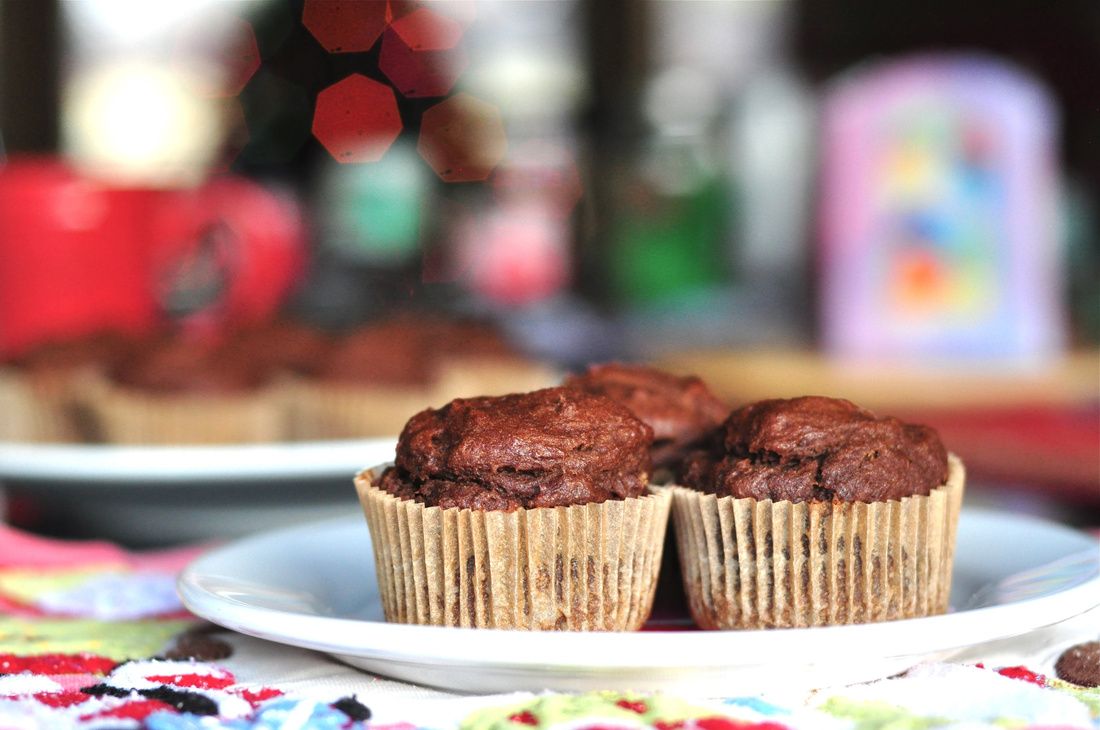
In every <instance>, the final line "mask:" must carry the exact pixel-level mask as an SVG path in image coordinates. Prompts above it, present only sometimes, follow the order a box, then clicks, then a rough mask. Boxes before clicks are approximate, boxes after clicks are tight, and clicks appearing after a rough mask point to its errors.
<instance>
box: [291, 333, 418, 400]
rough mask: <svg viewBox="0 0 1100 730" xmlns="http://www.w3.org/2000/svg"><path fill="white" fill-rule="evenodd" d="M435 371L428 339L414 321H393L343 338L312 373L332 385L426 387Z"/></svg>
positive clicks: (318, 363)
mask: <svg viewBox="0 0 1100 730" xmlns="http://www.w3.org/2000/svg"><path fill="white" fill-rule="evenodd" d="M434 368H435V354H434V353H433V352H432V348H431V341H430V340H429V338H427V337H424V336H423V335H422V334H421V332H420V331H419V330H418V329H417V328H416V326H415V325H414V324H413V323H412V321H411V320H406V319H394V320H390V321H385V322H377V323H374V324H371V325H368V326H365V327H360V328H358V329H356V330H354V331H352V332H350V333H349V334H347V335H345V336H344V337H342V338H340V340H339V341H338V342H337V343H336V345H335V347H334V348H333V349H332V351H331V352H330V353H329V355H328V356H327V357H326V358H325V359H324V360H321V361H318V362H317V367H316V368H315V370H314V371H313V373H312V374H313V375H314V377H316V378H317V379H319V380H321V381H324V382H329V383H344V384H359V385H420V386H427V385H428V384H430V383H431V381H432V379H433V378H434Z"/></svg>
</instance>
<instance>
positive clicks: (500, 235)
mask: <svg viewBox="0 0 1100 730" xmlns="http://www.w3.org/2000/svg"><path fill="white" fill-rule="evenodd" d="M568 236H569V233H568V227H567V226H566V225H565V224H564V223H563V221H562V220H561V218H560V217H559V216H557V215H555V214H554V213H553V212H552V210H551V206H549V205H548V204H547V201H537V200H529V201H524V202H517V203H509V204H505V205H501V206H499V207H497V208H495V209H493V210H492V211H490V212H487V213H483V214H481V215H478V216H474V217H472V218H471V219H470V220H469V221H467V225H466V226H465V227H464V229H463V230H462V233H461V235H460V239H459V240H458V241H457V244H458V246H457V248H458V250H457V259H458V260H457V262H456V264H457V269H458V271H457V274H458V275H459V277H461V278H462V279H464V280H465V281H466V283H467V284H468V285H469V286H470V287H471V288H472V289H473V290H474V291H476V292H477V293H479V294H480V295H482V296H484V297H486V298H487V299H491V300H494V301H497V302H500V303H502V304H507V305H510V306H520V305H525V304H530V303H532V302H536V301H539V300H541V299H545V298H547V297H549V296H552V295H553V294H555V293H556V292H558V291H559V290H560V289H561V288H562V287H563V286H565V284H566V283H568V281H569V257H568V253H567V251H568Z"/></svg>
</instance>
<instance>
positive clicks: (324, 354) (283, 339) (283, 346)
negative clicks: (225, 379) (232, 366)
mask: <svg viewBox="0 0 1100 730" xmlns="http://www.w3.org/2000/svg"><path fill="white" fill-rule="evenodd" d="M334 344H335V338H334V337H333V336H332V335H331V334H329V333H328V332H326V331H324V330H322V329H319V328H317V327H313V326H310V325H308V324H304V323H302V322H297V321H293V320H288V319H280V320H275V321H272V322H266V323H264V324H259V325H255V326H252V327H249V328H245V329H240V330H237V331H235V332H233V333H232V334H231V335H230V336H229V338H228V341H227V343H226V348H227V349H228V350H230V351H231V352H232V353H234V356H240V357H247V358H250V359H253V360H254V361H255V362H256V364H257V366H258V367H259V368H260V369H261V370H263V371H265V372H271V373H275V374H284V373H285V374H295V375H301V374H303V373H308V372H310V371H312V370H314V369H316V368H317V367H318V365H319V363H323V362H324V361H326V360H327V359H328V356H329V353H330V352H331V350H332V347H333V345H334Z"/></svg>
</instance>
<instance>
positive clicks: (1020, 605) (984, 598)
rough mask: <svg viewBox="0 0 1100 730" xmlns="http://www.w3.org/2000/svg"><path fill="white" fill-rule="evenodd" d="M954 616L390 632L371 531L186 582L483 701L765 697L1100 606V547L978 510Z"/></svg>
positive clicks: (305, 642) (238, 552)
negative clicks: (764, 626) (649, 695)
mask: <svg viewBox="0 0 1100 730" xmlns="http://www.w3.org/2000/svg"><path fill="white" fill-rule="evenodd" d="M956 552H957V555H956V563H955V581H954V585H953V586H952V593H951V600H952V606H953V608H954V612H953V613H950V614H947V615H944V616H934V617H929V618H921V619H910V620H905V621H894V622H886V623H877V624H864V625H859V626H835V627H827V628H815V629H782V630H770V631H711V632H703V631H644V632H640V633H579V632H578V633H573V632H513V631H488V630H478V629H452V628H442V627H433V626H407V625H399V624H387V623H384V622H383V620H382V609H381V604H380V602H379V598H378V592H377V587H376V582H375V576H374V563H373V557H372V553H371V547H370V536H369V533H368V531H367V527H366V523H365V521H364V520H363V519H362V518H361V517H359V516H356V517H354V518H352V517H349V518H342V519H339V520H334V521H329V522H323V523H318V524H314V525H308V526H303V527H298V528H293V529H287V530H281V531H277V532H272V533H268V534H265V535H261V536H257V537H253V538H249V539H245V540H242V541H240V542H238V543H235V544H232V545H229V546H226V547H223V548H220V549H218V550H215V551H213V552H211V553H208V554H206V555H205V556H203V557H201V558H199V559H198V560H196V561H195V562H194V563H192V564H191V565H190V566H189V567H188V568H187V569H186V570H185V571H184V573H183V574H182V576H181V577H180V580H179V591H180V595H181V596H182V598H183V601H184V603H185V604H186V605H187V607H188V608H189V609H191V611H193V612H194V613H196V614H198V615H199V616H202V617H204V618H207V619H209V620H211V621H213V622H215V623H218V624H221V625H222V626H225V627H228V628H230V629H233V630H236V631H240V632H242V633H246V634H251V635H253V636H258V637H260V638H264V639H270V640H272V641H277V642H282V643H285V644H291V645H294V646H301V647H306V648H309V649H316V650H319V651H323V652H328V653H330V654H332V655H334V656H336V657H337V658H340V659H342V660H344V661H346V662H348V663H349V664H352V665H354V666H357V667H360V668H363V669H366V670H369V671H372V672H375V673H378V674H384V675H388V676H390V677H394V678H397V679H402V680H406V681H409V682H416V683H420V684H428V685H433V686H437V687H443V688H446V689H452V690H458V691H468V692H498V691H511V690H540V689H555V690H588V689H604V688H605V689H628V688H631V689H639V690H641V689H681V690H690V691H691V692H693V693H708V694H715V695H722V694H728V693H729V690H730V688H731V687H734V686H735V687H736V688H737V690H738V692H752V691H758V690H762V689H766V688H769V687H771V688H774V687H776V686H783V687H794V686H798V687H803V688H806V687H814V686H819V687H820V686H828V685H836V684H844V683H850V682H857V681H866V680H870V679H875V678H878V677H882V676H887V675H889V674H892V673H895V672H898V671H901V670H903V669H906V668H908V667H910V666H912V665H913V664H915V663H917V662H919V661H921V660H925V659H943V658H947V657H948V656H950V655H951V654H952V653H954V652H958V651H961V650H963V649H966V648H971V647H973V646H975V645H976V644H980V643H983V642H987V641H992V640H995V639H1000V638H1005V637H1009V636H1013V635H1017V634H1020V633H1024V632H1026V631H1029V630H1032V629H1036V628H1039V627H1042V626H1047V625H1050V624H1053V623H1056V622H1058V621H1061V620H1063V619H1066V618H1070V617H1072V616H1075V615H1077V614H1079V613H1082V612H1084V611H1086V610H1088V609H1090V608H1092V607H1093V606H1096V605H1100V548H1098V546H1097V544H1096V542H1095V541H1094V540H1093V539H1091V538H1089V537H1088V536H1085V535H1082V534H1080V533H1078V532H1075V531H1073V530H1070V529H1068V528H1065V527H1062V526H1060V525H1056V524H1053V523H1050V522H1045V521H1042V520H1036V519H1031V518H1025V517H1018V516H1013V515H1009V514H1003V513H997V512H986V511H977V510H964V511H963V514H962V517H961V519H960V523H959V537H958V545H957V551H956Z"/></svg>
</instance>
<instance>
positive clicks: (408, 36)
mask: <svg viewBox="0 0 1100 730" xmlns="http://www.w3.org/2000/svg"><path fill="white" fill-rule="evenodd" d="M390 28H391V29H392V30H393V32H394V33H397V35H399V36H401V40H403V41H404V42H405V45H406V46H408V47H409V48H411V49H412V50H414V51H444V50H446V49H448V48H454V47H455V46H456V45H458V42H459V41H460V40H461V39H462V33H463V31H465V30H466V29H465V27H463V25H462V24H461V23H459V22H458V21H457V20H455V19H453V18H449V17H447V16H446V15H443V14H441V13H437V12H435V11H434V10H431V9H429V8H417V9H416V10H414V11H412V12H411V13H409V14H408V15H406V16H404V17H401V18H398V19H396V20H394V21H393V22H392V23H391V24H390Z"/></svg>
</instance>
